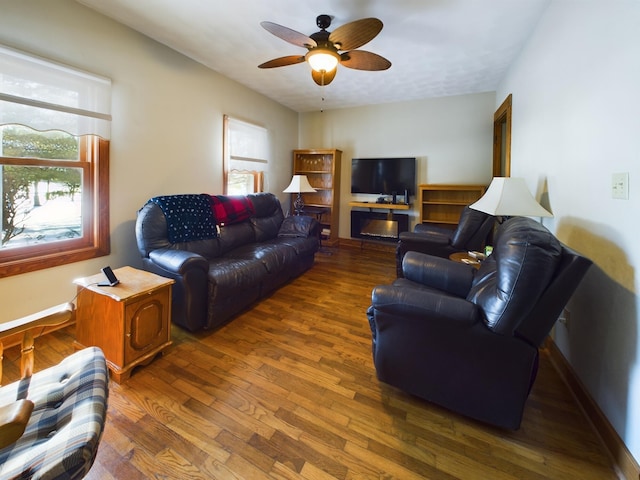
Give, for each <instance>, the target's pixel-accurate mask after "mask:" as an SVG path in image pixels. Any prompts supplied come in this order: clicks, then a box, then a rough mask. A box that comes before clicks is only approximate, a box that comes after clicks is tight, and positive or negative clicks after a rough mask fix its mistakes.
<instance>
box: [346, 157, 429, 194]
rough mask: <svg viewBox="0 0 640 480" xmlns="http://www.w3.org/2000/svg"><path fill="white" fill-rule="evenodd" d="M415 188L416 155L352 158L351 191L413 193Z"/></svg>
mask: <svg viewBox="0 0 640 480" xmlns="http://www.w3.org/2000/svg"><path fill="white" fill-rule="evenodd" d="M415 188H416V159H415V157H413V158H353V159H351V193H369V194H375V195H393V193H394V192H395V193H396V194H397V195H404V191H405V190H407V191H408V193H409V195H413V194H414V193H415Z"/></svg>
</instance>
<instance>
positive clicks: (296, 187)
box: [282, 175, 316, 215]
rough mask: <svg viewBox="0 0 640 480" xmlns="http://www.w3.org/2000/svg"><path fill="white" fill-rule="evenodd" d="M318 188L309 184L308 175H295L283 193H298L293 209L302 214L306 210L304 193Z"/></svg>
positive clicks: (297, 213)
mask: <svg viewBox="0 0 640 480" xmlns="http://www.w3.org/2000/svg"><path fill="white" fill-rule="evenodd" d="M315 191H316V189H315V188H313V187H312V186H311V185H310V184H309V179H308V178H307V176H306V175H294V176H293V178H292V179H291V183H290V184H289V186H288V187H287V188H285V189H284V190H283V191H282V193H297V194H298V196H297V197H296V199H295V200H294V201H293V209H294V210H295V212H296V215H300V214H302V212H303V210H304V201H303V200H302V194H303V193H312V192H315Z"/></svg>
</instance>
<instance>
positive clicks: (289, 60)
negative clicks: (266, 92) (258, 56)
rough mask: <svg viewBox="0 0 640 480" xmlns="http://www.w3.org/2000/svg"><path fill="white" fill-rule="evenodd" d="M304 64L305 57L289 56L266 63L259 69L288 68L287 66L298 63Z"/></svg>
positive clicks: (259, 66)
mask: <svg viewBox="0 0 640 480" xmlns="http://www.w3.org/2000/svg"><path fill="white" fill-rule="evenodd" d="M302 62H304V55H303V56H300V55H289V56H287V57H280V58H274V59H273V60H269V61H268V62H264V63H262V64H260V65H258V68H275V67H286V66H287V65H295V64H296V63H302Z"/></svg>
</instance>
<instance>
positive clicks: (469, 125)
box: [300, 73, 496, 238]
mask: <svg viewBox="0 0 640 480" xmlns="http://www.w3.org/2000/svg"><path fill="white" fill-rule="evenodd" d="M372 75H375V73H373V74H372ZM495 103H496V98H495V92H489V93H482V94H476V95H460V96H451V97H443V98H431V99H425V100H418V101H412V102H406V103H393V104H385V105H371V106H366V107H360V108H345V109H339V110H331V111H324V112H312V113H305V114H301V115H300V148H337V149H339V150H342V152H343V154H342V172H341V173H342V176H341V191H340V202H341V208H340V231H339V236H340V237H341V238H349V237H350V236H351V226H350V223H351V209H350V208H349V201H351V200H373V201H375V197H376V196H375V195H374V196H370V197H371V198H366V196H359V197H357V196H353V195H351V183H350V181H351V159H352V158H358V157H365V158H368V157H385V156H388V157H416V158H417V166H416V170H417V171H416V175H417V179H416V183H417V184H421V183H466V184H476V183H480V184H485V185H488V184H489V182H490V181H491V158H492V149H493V140H492V138H493V112H494V110H495ZM410 215H411V220H410V228H411V225H413V224H414V223H415V222H416V220H417V217H418V208H417V206H416V199H414V200H413V209H412V211H411V213H410Z"/></svg>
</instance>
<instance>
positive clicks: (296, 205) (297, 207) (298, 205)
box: [293, 193, 304, 215]
mask: <svg viewBox="0 0 640 480" xmlns="http://www.w3.org/2000/svg"><path fill="white" fill-rule="evenodd" d="M293 210H294V211H295V212H296V215H302V212H303V211H304V200H302V195H301V194H300V193H298V196H297V197H296V199H295V200H294V201H293Z"/></svg>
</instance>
